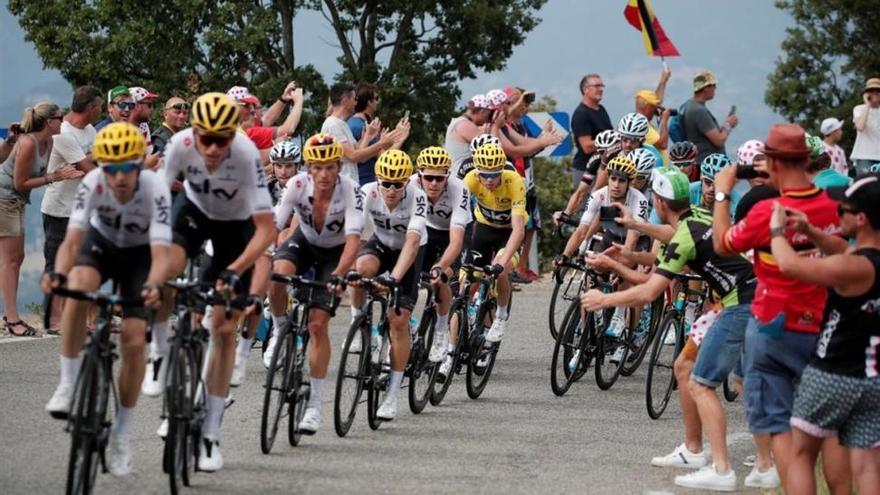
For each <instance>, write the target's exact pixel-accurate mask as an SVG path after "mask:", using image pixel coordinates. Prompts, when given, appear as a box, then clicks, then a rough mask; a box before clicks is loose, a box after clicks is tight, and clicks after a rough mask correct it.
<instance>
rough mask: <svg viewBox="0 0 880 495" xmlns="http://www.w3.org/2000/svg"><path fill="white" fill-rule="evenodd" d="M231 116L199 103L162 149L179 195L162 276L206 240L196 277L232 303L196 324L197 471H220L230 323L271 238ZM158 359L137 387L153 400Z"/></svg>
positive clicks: (268, 214) (224, 106) (164, 324)
mask: <svg viewBox="0 0 880 495" xmlns="http://www.w3.org/2000/svg"><path fill="white" fill-rule="evenodd" d="M238 112H239V109H238V105H236V103H235V101H233V100H232V99H231V98H230V97H228V96H226V95H224V94H223V93H206V94H204V95H202V96H200V97H199V98H198V99H196V102H195V104H194V105H193V112H192V127H191V128H190V129H186V130H183V131H181V132H179V133H177V134H175V135H174V136H173V137H172V138H171V141H170V142H169V143H168V146H167V148H166V149H165V168H164V170H163V172H164V176H165V180H166V181H167V182H168V184H171V183H173V181H174V179H175V178H176V177H177V175H178V174H180V173H182V174H183V175H184V176H185V181H184V190H185V194H186V197H185V201H184V204H183V206H182V208H181V209H180V211H179V213H178V215H177V217H176V218H175V219H174V224H173V225H174V226H173V231H174V235H173V244H172V245H171V250H170V253H169V254H170V260H169V264H170V273H172V274H178V273H181V272H183V269H184V268H185V266H186V263H187V259H192V258H195V257H196V256H198V255H199V253H200V252H201V249H202V244H203V243H204V242H205V241H206V240H210V241H211V243H212V244H213V248H214V252H213V256H212V257H211V259H210V261H208V262H207V263H206V265H204V266H202V267H201V268H202V270H201V272H202V273H201V274H200V278H201V280H202V281H203V282H205V283H208V284H212V285H214V286H215V289H216V290H217V293H218V296H226V297H230V298H231V299H232V304H233V310H232V314H231V318H227V317H226V311H225V308H224V306H225V304H224V301H222V300H220V298H219V297H218V298H217V299H215V301H214V304H213V305H211V306H208V308H207V311H206V312H205V318H204V319H203V324H204V325H205V327H206V328H207V329H208V330H210V331H211V346H210V349H212V351H211V353H210V355H209V356H208V363H209V365H208V369H207V374H206V379H205V382H206V385H207V392H208V393H207V397H206V398H207V401H206V402H207V416H206V418H205V423H204V425H203V428H202V443H201V445H200V446H199V461H198V468H199V469H200V470H202V471H217V470H219V469H221V468H222V467H223V456H222V454H221V452H220V419H221V416H222V413H223V409H224V407H225V402H226V396H227V392H228V390H229V383H230V379H231V377H232V370H233V366H234V362H235V335H234V334H235V326H236V325H235V323H236V321H238V320H239V317H240V315H241V308H243V307H245V306H246V305H247V302H246V300H247V295H248V294H249V293H251V294H252V293H254V292H256V291H255V290H253V289H252V287H251V285H252V284H251V272H252V267H253V265H254V263H255V262H256V261H257V259H258V258H259V257H260V256H262V255H263V253H264V252H265V251H266V249H267V248H268V247H269V246H270V245H271V244H272V241H273V240H274V239H275V226H274V225H273V221H272V199H271V197H270V196H269V190H268V188H267V187H266V179H265V176H264V175H263V167H262V165H261V162H260V154H259V152H258V151H257V148H256V146H255V145H254V144H253V142H252V141H251V140H250V139H245V135H244V134H241V133H238V132H236V129H237V126H238V119H239V115H238ZM249 290H250V292H248V291H249ZM224 299H225V297H224ZM163 302H164V304H163V308H162V311H160V312H159V314H157V316H156V320H155V322H154V323H153V339H154V340H155V339H158V340H159V342H162V343H165V347H166V348H165V353H167V331H168V330H167V329H168V321H167V320H168V315H169V313H170V310H171V304H172V303H173V297H172V295H171V294H165V297H164V298H163ZM165 353H162V352H158V353H157V354H156V355H153V356H151V357H152V358H153V360H152V361H153V366H152V368H153V369H148V372H149V373H148V380H147V381H146V382H145V383H144V384H145V385H147V384H150V385H151V391H158V392H159V393H161V391H162V389H163V388H164V379H165V376H164V375H165V373H164V371H163V368H164V367H165V364H164V361H165V360H164V359H163V357H164V354H165ZM148 367H149V365H148ZM149 375H152V377H151V378H152V382H153V383H150V382H151V380H149V378H150V376H149ZM144 392H145V393H146V392H147V391H146V390H144Z"/></svg>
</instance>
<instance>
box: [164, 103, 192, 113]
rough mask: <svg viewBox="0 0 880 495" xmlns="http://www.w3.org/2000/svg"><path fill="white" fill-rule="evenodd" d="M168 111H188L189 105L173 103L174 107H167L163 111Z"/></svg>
mask: <svg viewBox="0 0 880 495" xmlns="http://www.w3.org/2000/svg"><path fill="white" fill-rule="evenodd" d="M168 109H172V110H177V111H178V112H180V111H182V110H189V103H175V104H174V105H171V106H170V107H167V108H166V109H165V110H168Z"/></svg>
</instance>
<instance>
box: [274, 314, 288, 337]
mask: <svg viewBox="0 0 880 495" xmlns="http://www.w3.org/2000/svg"><path fill="white" fill-rule="evenodd" d="M286 324H287V316H285V315H280V316H275V315H272V327H273V328H274V329H275V332H273V333H272V336H273V337H275V336H276V335H278V329H280V328H282V327H283V326H284V325H286Z"/></svg>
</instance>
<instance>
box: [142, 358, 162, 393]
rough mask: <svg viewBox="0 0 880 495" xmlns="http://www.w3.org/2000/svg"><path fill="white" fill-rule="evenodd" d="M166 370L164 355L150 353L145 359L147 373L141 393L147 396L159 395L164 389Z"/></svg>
mask: <svg viewBox="0 0 880 495" xmlns="http://www.w3.org/2000/svg"><path fill="white" fill-rule="evenodd" d="M167 372H168V362H167V360H166V359H165V356H161V355H158V354H153V353H150V358H149V359H147V373H146V375H145V376H144V384H143V385H142V386H141V393H143V394H144V395H146V396H147V397H159V396H160V395H162V392H163V391H164V390H165V374H166V373H167Z"/></svg>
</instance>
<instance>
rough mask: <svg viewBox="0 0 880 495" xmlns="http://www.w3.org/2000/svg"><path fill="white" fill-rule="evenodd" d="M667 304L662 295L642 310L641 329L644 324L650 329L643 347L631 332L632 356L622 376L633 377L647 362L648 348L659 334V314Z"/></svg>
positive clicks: (622, 370) (625, 364)
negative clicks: (656, 334) (645, 314)
mask: <svg viewBox="0 0 880 495" xmlns="http://www.w3.org/2000/svg"><path fill="white" fill-rule="evenodd" d="M665 304H666V300H665V298H664V297H663V295H662V294H661V295H660V297H658V298H657V299H655V300H654V302H652V303H651V304H647V305H645V307H644V308H642V316H641V317H640V318H639V327H642V326H643V325H642V324H643V323H647V326H648V328H646V329H645V337H644V340H643V341H642V342H641V345H639V344H638V343H636V342H635V338H636V333H635V332H630V334H629V336H630V339H629V341H630V342H629V343H628V345H629V353H630V356H629V358H628V359H627V360H626V362H625V363H623V366H622V367H621V368H620V374H621V375H623V376H632V375H633V374H635V372H636V371H637V370H638V369H639V366H641V365H642V361H644V360H645V356H646V355H647V354H648V348H650V347H651V341H652V340H653V338H654V334H655V333H656V332H657V326H658V325H659V323H660V318H657V316H656V315H657V313H658V312H662V311H663V307H664V306H665ZM645 311H648V312H649V314H648V317H647V318H648V319H647V322H646V321H645V317H644V312H645ZM631 323H633V322H631ZM630 328H635V326H634V325H633V326H631V327H630Z"/></svg>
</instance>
